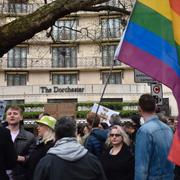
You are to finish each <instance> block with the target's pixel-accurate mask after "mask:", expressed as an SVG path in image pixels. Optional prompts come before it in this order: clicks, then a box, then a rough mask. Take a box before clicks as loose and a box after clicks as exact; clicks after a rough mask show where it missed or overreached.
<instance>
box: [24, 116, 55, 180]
mask: <svg viewBox="0 0 180 180" xmlns="http://www.w3.org/2000/svg"><path fill="white" fill-rule="evenodd" d="M36 123H37V133H38V137H39V141H38V142H37V145H36V148H35V150H34V151H33V152H32V154H31V155H30V157H29V159H28V161H27V164H26V165H27V170H28V172H27V179H29V180H31V179H32V177H33V173H34V169H35V167H36V165H37V163H38V162H39V160H40V159H41V158H42V157H43V156H45V155H46V152H47V151H48V150H49V149H50V148H51V147H53V146H54V143H55V132H54V128H55V124H56V119H55V118H53V117H51V116H43V117H41V119H40V120H37V121H36Z"/></svg>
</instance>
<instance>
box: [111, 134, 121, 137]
mask: <svg viewBox="0 0 180 180" xmlns="http://www.w3.org/2000/svg"><path fill="white" fill-rule="evenodd" d="M109 136H110V137H114V136H115V137H120V136H121V134H110V135H109Z"/></svg>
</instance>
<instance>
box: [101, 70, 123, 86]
mask: <svg viewBox="0 0 180 180" xmlns="http://www.w3.org/2000/svg"><path fill="white" fill-rule="evenodd" d="M108 75H109V73H103V74H102V82H103V84H105V83H106V81H107V78H108ZM121 83H122V76H121V73H120V72H113V73H112V74H111V76H110V78H109V81H108V84H121Z"/></svg>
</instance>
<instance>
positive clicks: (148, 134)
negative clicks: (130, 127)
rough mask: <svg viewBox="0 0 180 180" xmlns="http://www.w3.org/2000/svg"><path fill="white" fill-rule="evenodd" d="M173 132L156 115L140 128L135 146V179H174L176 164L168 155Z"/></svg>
mask: <svg viewBox="0 0 180 180" xmlns="http://www.w3.org/2000/svg"><path fill="white" fill-rule="evenodd" d="M172 138H173V132H172V130H171V129H170V128H169V127H168V126H167V125H166V124H164V123H163V122H161V121H160V120H159V119H158V117H157V116H156V115H153V116H151V117H150V118H149V119H148V120H147V121H146V122H145V124H144V125H143V126H142V127H141V128H140V129H139V130H138V132H137V135H136V147H135V180H173V179H174V174H173V170H174V165H173V164H172V163H171V162H170V161H168V159H167V156H168V152H169V149H170V146H171V143H172Z"/></svg>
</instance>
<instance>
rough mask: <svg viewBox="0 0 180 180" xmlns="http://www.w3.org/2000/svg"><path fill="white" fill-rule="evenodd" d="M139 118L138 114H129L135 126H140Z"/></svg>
mask: <svg viewBox="0 0 180 180" xmlns="http://www.w3.org/2000/svg"><path fill="white" fill-rule="evenodd" d="M140 118H141V117H140V115H138V114H134V115H132V116H131V120H132V123H133V125H134V126H135V127H136V128H139V127H140V126H141V122H140Z"/></svg>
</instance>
